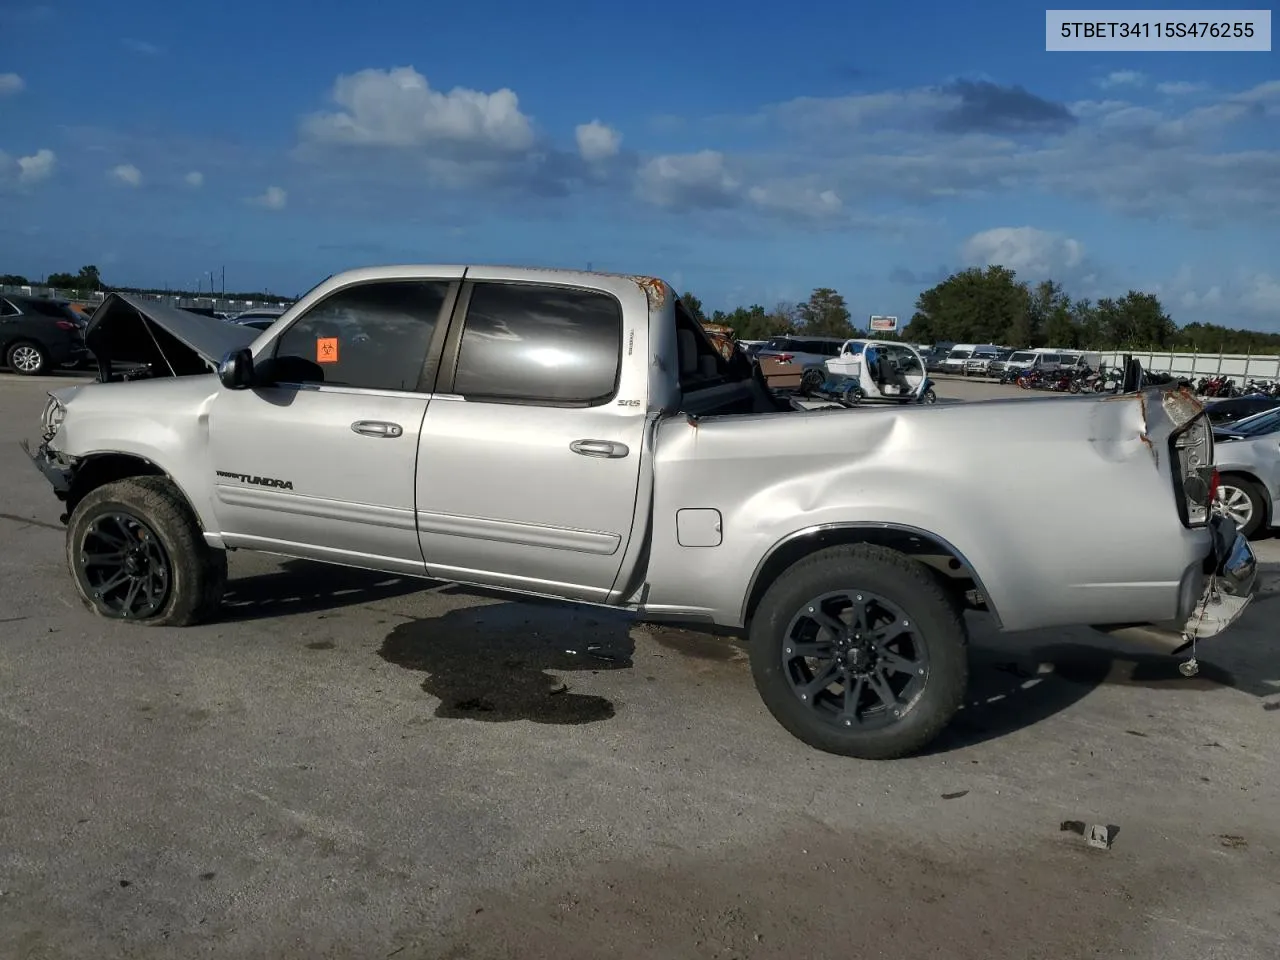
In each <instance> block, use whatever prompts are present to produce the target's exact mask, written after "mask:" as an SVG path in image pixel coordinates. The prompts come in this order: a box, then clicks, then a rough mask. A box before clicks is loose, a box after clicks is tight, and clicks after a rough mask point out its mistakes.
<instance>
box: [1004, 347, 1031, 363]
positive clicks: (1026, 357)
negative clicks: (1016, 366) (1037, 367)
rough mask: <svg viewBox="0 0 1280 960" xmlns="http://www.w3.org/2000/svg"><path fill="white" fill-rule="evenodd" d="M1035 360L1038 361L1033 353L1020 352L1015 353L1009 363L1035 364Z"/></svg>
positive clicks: (1027, 351)
mask: <svg viewBox="0 0 1280 960" xmlns="http://www.w3.org/2000/svg"><path fill="white" fill-rule="evenodd" d="M1035 359H1036V355H1035V353H1034V352H1033V351H1031V350H1019V351H1018V352H1017V353H1015V354H1014V355H1013V356H1012V357H1010V358H1009V362H1010V363H1033V362H1034V361H1035Z"/></svg>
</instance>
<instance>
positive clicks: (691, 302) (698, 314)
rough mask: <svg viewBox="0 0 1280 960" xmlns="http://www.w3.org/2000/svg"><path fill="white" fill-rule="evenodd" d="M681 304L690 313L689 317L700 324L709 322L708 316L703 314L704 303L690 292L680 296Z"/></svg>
mask: <svg viewBox="0 0 1280 960" xmlns="http://www.w3.org/2000/svg"><path fill="white" fill-rule="evenodd" d="M680 302H681V303H683V304H684V308H685V309H686V310H688V311H689V316H691V317H693V319H695V320H697V321H698V322H699V323H706V322H707V315H706V314H705V313H703V312H702V301H701V300H699V299H698V298H697V297H695V296H694V295H693V294H692V293H690V292H689V291H688V290H686V291H685V292H684V293H682V294H681V295H680Z"/></svg>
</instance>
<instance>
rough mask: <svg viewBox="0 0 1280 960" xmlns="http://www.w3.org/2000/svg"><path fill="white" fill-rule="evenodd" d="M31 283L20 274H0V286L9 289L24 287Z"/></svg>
mask: <svg viewBox="0 0 1280 960" xmlns="http://www.w3.org/2000/svg"><path fill="white" fill-rule="evenodd" d="M30 283H31V281H30V280H28V279H27V278H26V277H24V276H22V274H20V273H0V284H4V285H5V286H11V287H25V286H28V285H29V284H30Z"/></svg>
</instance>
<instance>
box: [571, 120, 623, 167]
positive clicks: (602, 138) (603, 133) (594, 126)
mask: <svg viewBox="0 0 1280 960" xmlns="http://www.w3.org/2000/svg"><path fill="white" fill-rule="evenodd" d="M573 134H574V137H575V138H576V139H577V141H578V154H579V155H580V156H581V157H582V159H583V160H586V161H587V162H588V163H593V162H595V161H597V160H607V159H609V158H610V157H613V156H617V154H618V150H619V148H620V147H621V145H622V134H620V133H618V131H617V130H614V129H613V128H612V127H610V126H607V125H606V124H603V123H601V122H600V121H599V120H592V121H591V122H590V123H580V124H578V126H577V127H575V128H574V131H573Z"/></svg>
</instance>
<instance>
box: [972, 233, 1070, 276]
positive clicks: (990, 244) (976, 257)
mask: <svg viewBox="0 0 1280 960" xmlns="http://www.w3.org/2000/svg"><path fill="white" fill-rule="evenodd" d="M960 255H961V256H962V257H964V259H965V260H966V261H967V262H968V263H970V264H974V265H977V266H987V265H989V264H999V265H1000V266H1004V267H1008V268H1009V269H1010V270H1013V271H1015V272H1017V273H1019V274H1028V275H1030V276H1031V277H1035V278H1043V277H1048V276H1056V275H1060V274H1062V273H1063V272H1066V271H1071V270H1075V269H1076V268H1078V267H1079V266H1080V265H1081V263H1082V262H1083V261H1084V246H1083V244H1081V243H1080V241H1078V240H1072V239H1071V238H1070V237H1064V236H1063V235H1062V234H1059V233H1050V232H1048V231H1045V230H1038V229H1036V228H1035V227H994V228H992V229H990V230H984V231H982V232H981V233H975V234H974V235H973V236H971V237H970V238H969V239H968V240H966V241H965V242H964V243H963V244H961V247H960Z"/></svg>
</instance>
